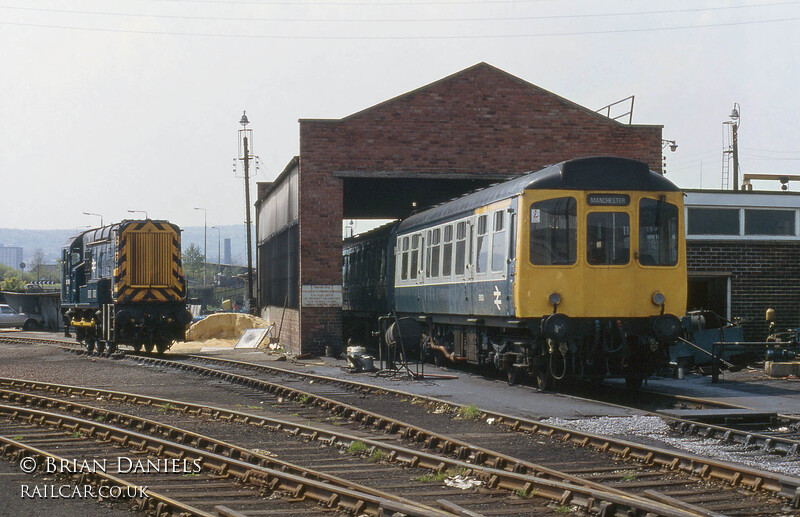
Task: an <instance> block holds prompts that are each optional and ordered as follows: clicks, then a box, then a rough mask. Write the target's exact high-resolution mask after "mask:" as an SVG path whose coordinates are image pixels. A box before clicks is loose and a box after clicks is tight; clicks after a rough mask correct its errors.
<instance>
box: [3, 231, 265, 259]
mask: <svg viewBox="0 0 800 517" xmlns="http://www.w3.org/2000/svg"><path fill="white" fill-rule="evenodd" d="M219 228H220V231H219V235H220V238H221V242H220V244H221V248H222V254H223V258H224V254H225V239H226V238H227V239H230V240H231V259H232V262H233V263H234V264H238V265H243V264H245V263H246V262H247V250H246V249H245V240H246V230H245V227H244V224H241V225H230V226H220V227H219ZM76 233H77V232H76V230H75V229H74V228H73V229H67V230H19V229H10V228H0V245H3V246H19V247H22V256H23V260H24V261H25V263H26V264H30V263H32V260H31V259H32V258H33V253H34V252H35V251H36V250H37V249H41V250H42V251H43V253H44V256H45V260H46V263H48V264H54V263H56V261H57V260H58V259H59V258H60V257H61V247H62V246H64V244H65V243H66V242H67V240H68V239H69V238H70V237H72V236H74V235H75V234H76ZM217 233H218V232H217V230H216V229H214V228H210V227H209V228H208V262H209V263H212V262H217V242H218V240H217ZM253 239H254V240H255V225H254V226H253ZM181 242H182V244H183V247H184V248H186V247H188V246H189V245H190V244H192V243H194V244H195V245H197V246H198V247H199V248H200V250H201V251H202V249H203V227H202V226H187V227H186V228H183V233H182V234H181ZM253 260H255V247H254V248H253Z"/></svg>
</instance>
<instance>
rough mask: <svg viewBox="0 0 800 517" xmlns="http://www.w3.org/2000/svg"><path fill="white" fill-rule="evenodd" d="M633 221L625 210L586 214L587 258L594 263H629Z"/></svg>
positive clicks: (590, 262)
mask: <svg viewBox="0 0 800 517" xmlns="http://www.w3.org/2000/svg"><path fill="white" fill-rule="evenodd" d="M630 254H631V222H630V216H629V215H628V214H627V213H625V212H591V213H589V214H588V215H587V216H586V260H587V262H588V263H589V264H593V265H621V264H627V263H628V261H629V260H630Z"/></svg>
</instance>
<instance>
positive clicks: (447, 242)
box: [442, 224, 453, 276]
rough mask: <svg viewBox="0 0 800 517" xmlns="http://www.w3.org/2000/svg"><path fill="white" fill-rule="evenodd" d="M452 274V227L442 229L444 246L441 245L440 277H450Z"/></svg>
mask: <svg viewBox="0 0 800 517" xmlns="http://www.w3.org/2000/svg"><path fill="white" fill-rule="evenodd" d="M452 272H453V225H450V224H448V225H447V226H445V227H444V244H443V245H442V276H450V273H452Z"/></svg>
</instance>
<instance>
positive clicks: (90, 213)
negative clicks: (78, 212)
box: [83, 212, 104, 227]
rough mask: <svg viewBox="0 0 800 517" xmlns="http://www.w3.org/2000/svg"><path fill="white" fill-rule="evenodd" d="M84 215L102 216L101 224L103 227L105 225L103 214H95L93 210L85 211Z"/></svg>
mask: <svg viewBox="0 0 800 517" xmlns="http://www.w3.org/2000/svg"><path fill="white" fill-rule="evenodd" d="M83 215H94V216H96V217H99V218H100V226H101V227H102V226H104V225H103V216H102V215H100V214H94V213H92V212H84V213H83Z"/></svg>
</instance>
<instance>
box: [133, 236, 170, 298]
mask: <svg viewBox="0 0 800 517" xmlns="http://www.w3.org/2000/svg"><path fill="white" fill-rule="evenodd" d="M129 242H130V257H131V264H130V271H129V274H130V278H131V287H140V288H141V287H168V286H169V277H170V273H171V271H170V259H171V258H172V253H171V252H170V244H171V243H172V239H170V235H168V234H166V233H139V232H132V233H131V235H130V240H129Z"/></svg>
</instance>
